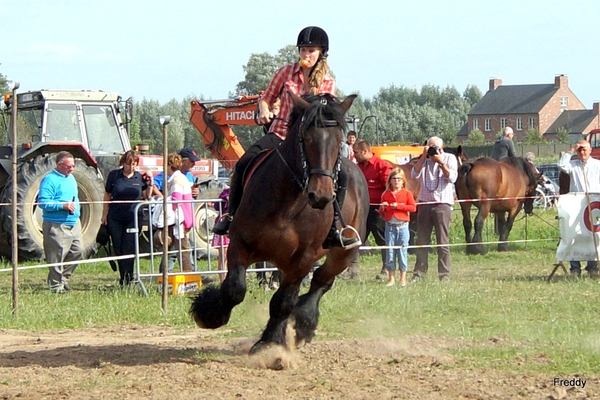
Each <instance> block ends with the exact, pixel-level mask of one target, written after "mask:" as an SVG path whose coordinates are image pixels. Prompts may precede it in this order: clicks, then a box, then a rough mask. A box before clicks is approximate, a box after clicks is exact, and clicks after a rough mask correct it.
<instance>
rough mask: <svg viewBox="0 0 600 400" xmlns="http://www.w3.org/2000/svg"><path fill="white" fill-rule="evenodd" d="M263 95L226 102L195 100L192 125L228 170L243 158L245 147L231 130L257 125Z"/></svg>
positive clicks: (227, 100)
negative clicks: (237, 127)
mask: <svg viewBox="0 0 600 400" xmlns="http://www.w3.org/2000/svg"><path fill="white" fill-rule="evenodd" d="M259 99H260V95H253V96H239V97H237V98H235V99H226V100H208V101H200V100H193V101H192V103H191V114H190V122H191V123H192V124H193V125H194V126H195V127H196V129H198V131H199V132H200V134H201V135H202V139H203V141H204V146H205V147H206V149H207V150H208V151H210V152H211V154H212V155H213V156H214V157H215V158H216V159H217V160H218V161H219V162H220V163H221V165H222V166H223V167H224V168H225V169H226V170H228V171H231V170H232V169H233V167H234V166H235V163H236V162H237V160H239V159H240V157H241V156H242V155H244V148H243V147H242V145H241V143H240V142H239V140H238V138H237V136H236V135H235V133H234V132H233V129H232V128H231V127H232V126H233V125H258V123H257V121H256V111H257V107H258V101H259Z"/></svg>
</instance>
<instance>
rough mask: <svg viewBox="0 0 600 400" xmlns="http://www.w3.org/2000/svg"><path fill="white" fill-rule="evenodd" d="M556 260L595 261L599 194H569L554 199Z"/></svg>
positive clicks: (598, 240)
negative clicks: (555, 205) (555, 209)
mask: <svg viewBox="0 0 600 400" xmlns="http://www.w3.org/2000/svg"><path fill="white" fill-rule="evenodd" d="M558 225H559V227H560V242H559V244H558V249H557V250H556V259H557V260H558V261H587V260H596V259H597V257H598V256H597V254H598V252H599V251H600V249H598V245H600V194H598V193H590V194H589V195H586V194H585V193H569V194H563V195H560V196H559V198H558Z"/></svg>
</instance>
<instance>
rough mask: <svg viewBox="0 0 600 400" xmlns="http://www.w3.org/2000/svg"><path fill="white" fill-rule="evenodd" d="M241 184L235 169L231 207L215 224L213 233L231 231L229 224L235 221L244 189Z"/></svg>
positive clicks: (222, 233) (230, 198) (232, 181)
mask: <svg viewBox="0 0 600 400" xmlns="http://www.w3.org/2000/svg"><path fill="white" fill-rule="evenodd" d="M241 184H242V182H241V179H239V178H238V173H237V171H235V172H234V173H233V175H232V176H231V185H230V188H229V208H228V209H227V214H224V215H223V218H221V220H220V221H218V222H217V223H216V224H215V226H213V228H212V231H213V233H216V234H217V235H226V234H227V232H229V225H231V221H233V215H234V214H235V212H236V211H237V208H238V205H239V204H240V201H241V197H242V192H243V190H244V188H243V187H242V185H241Z"/></svg>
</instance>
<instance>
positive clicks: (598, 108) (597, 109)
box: [592, 102, 600, 115]
mask: <svg viewBox="0 0 600 400" xmlns="http://www.w3.org/2000/svg"><path fill="white" fill-rule="evenodd" d="M592 108H593V110H594V115H598V114H600V103H598V102H596V103H594V106H593V107H592Z"/></svg>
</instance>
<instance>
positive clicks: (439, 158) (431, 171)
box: [411, 136, 458, 282]
mask: <svg viewBox="0 0 600 400" xmlns="http://www.w3.org/2000/svg"><path fill="white" fill-rule="evenodd" d="M443 146H444V141H443V140H442V139H441V138H439V137H437V136H433V137H431V138H429V140H428V141H427V146H425V148H424V149H423V154H421V157H420V158H419V160H418V161H417V163H416V164H415V166H414V167H413V169H412V171H411V176H412V177H413V178H415V179H418V180H419V182H420V183H421V192H420V194H419V199H418V201H417V205H418V207H417V246H418V247H417V249H416V252H417V262H416V264H415V269H414V271H413V282H419V281H420V280H422V279H423V278H424V277H425V275H426V274H427V270H428V269H429V264H428V260H427V257H428V254H429V249H430V248H429V247H427V246H429V245H430V244H431V231H432V230H433V229H434V228H435V237H436V242H437V244H438V245H447V244H449V242H450V237H449V231H450V221H451V218H452V205H453V204H454V182H456V178H457V177H458V162H457V161H456V157H455V156H454V155H452V154H449V153H445V152H444V150H443ZM437 255H438V275H439V278H440V281H442V282H447V281H448V280H449V275H450V248H449V247H448V246H439V247H438V248H437Z"/></svg>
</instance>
